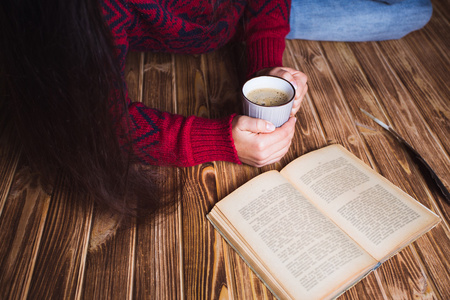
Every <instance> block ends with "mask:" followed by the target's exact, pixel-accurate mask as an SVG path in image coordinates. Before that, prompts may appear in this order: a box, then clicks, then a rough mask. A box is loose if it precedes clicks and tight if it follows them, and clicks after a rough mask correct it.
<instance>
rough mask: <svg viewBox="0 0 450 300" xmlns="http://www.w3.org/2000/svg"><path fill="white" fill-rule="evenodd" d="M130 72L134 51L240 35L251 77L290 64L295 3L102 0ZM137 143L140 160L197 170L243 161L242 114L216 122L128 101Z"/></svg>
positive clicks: (190, 49)
mask: <svg viewBox="0 0 450 300" xmlns="http://www.w3.org/2000/svg"><path fill="white" fill-rule="evenodd" d="M102 4H103V12H104V16H105V18H106V21H107V24H108V25H109V27H110V28H111V31H112V34H113V37H114V39H115V44H116V47H117V55H118V59H119V62H120V63H121V67H122V73H123V72H124V65H125V57H126V53H127V51H128V50H137V51H160V52H161V51H163V52H171V53H197V54H198V53H205V52H208V51H212V50H215V49H217V48H219V47H221V46H223V45H224V44H226V43H227V42H228V41H229V40H230V39H231V38H233V37H234V36H235V35H236V34H237V29H238V28H239V27H242V28H245V29H244V30H243V32H242V34H240V35H241V36H243V39H244V40H245V42H246V49H247V50H246V51H247V61H248V62H247V64H248V74H249V75H251V74H253V73H255V72H256V71H258V70H260V69H263V68H267V67H275V66H281V65H282V54H283V51H284V47H285V36H286V35H287V33H288V32H289V22H288V19H289V11H290V1H289V0H248V1H246V0H235V1H223V0H191V1H181V0H165V1H163V0H102ZM127 101H128V113H129V114H130V120H131V125H132V130H131V138H132V145H133V149H134V152H135V153H136V155H137V156H138V158H139V160H141V161H142V162H143V163H146V164H153V165H174V166H182V167H186V166H193V165H197V164H201V163H204V162H209V161H219V160H222V161H230V162H235V163H240V161H239V158H238V156H237V153H236V150H235V147H234V142H233V138H232V134H231V122H232V119H233V117H234V115H233V116H229V117H226V118H223V119H217V120H211V119H205V118H199V117H196V116H191V117H183V116H180V115H175V114H170V113H167V112H161V111H158V110H156V109H152V108H149V107H146V106H144V105H143V104H142V103H136V102H134V103H133V102H132V101H131V100H130V99H129V97H128V96H127Z"/></svg>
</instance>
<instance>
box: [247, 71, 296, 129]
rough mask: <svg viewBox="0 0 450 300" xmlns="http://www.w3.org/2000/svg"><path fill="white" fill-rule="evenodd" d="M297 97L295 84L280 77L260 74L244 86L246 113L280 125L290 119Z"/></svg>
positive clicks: (276, 125)
mask: <svg viewBox="0 0 450 300" xmlns="http://www.w3.org/2000/svg"><path fill="white" fill-rule="evenodd" d="M294 98H295V89H294V87H293V85H292V84H291V83H290V82H289V81H287V80H285V79H283V78H280V77H275V76H259V77H255V78H252V79H250V80H249V81H247V82H246V83H245V84H244V86H243V87H242V99H243V106H244V107H243V108H244V114H245V115H247V116H249V117H252V118H258V119H264V120H267V121H269V122H271V123H272V124H273V125H275V127H280V126H281V125H283V124H284V123H286V122H287V120H289V116H290V114H291V110H292V105H293V103H294Z"/></svg>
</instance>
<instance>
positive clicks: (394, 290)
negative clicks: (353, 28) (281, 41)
mask: <svg viewBox="0 0 450 300" xmlns="http://www.w3.org/2000/svg"><path fill="white" fill-rule="evenodd" d="M434 2H435V3H434V6H435V11H434V14H433V17H432V20H431V21H430V23H429V24H428V25H427V26H426V27H425V28H424V29H423V30H420V31H417V32H414V33H412V34H410V35H408V36H407V37H406V38H403V39H401V40H397V41H385V42H368V43H332V42H312V41H288V42H287V48H286V51H285V56H284V61H285V65H286V66H291V67H294V68H297V69H299V70H302V71H303V72H305V73H306V74H307V75H308V77H309V92H308V94H307V96H306V99H305V101H304V103H303V105H302V107H301V109H300V111H299V112H298V115H297V117H298V122H297V125H296V126H297V127H296V130H297V132H296V135H295V137H294V141H293V144H292V146H291V149H290V151H289V153H288V154H287V155H286V156H285V157H284V158H283V159H282V161H281V162H279V163H277V164H274V165H271V166H267V167H264V168H261V169H257V168H252V167H249V166H244V165H235V164H231V163H226V162H212V163H206V164H203V165H199V166H196V167H191V168H186V169H176V168H165V169H160V170H161V172H165V174H166V176H167V189H168V190H170V189H173V188H174V187H176V186H177V185H179V184H180V183H184V185H183V188H182V190H181V192H180V193H179V194H178V196H179V199H180V205H179V206H178V208H177V210H176V211H175V212H174V213H173V214H170V215H169V216H166V217H162V216H159V217H157V218H156V219H155V220H143V221H141V222H132V223H131V224H129V223H127V224H121V222H120V221H119V219H118V218H117V216H110V215H107V214H105V213H103V212H102V211H101V210H98V209H96V207H94V206H93V205H82V204H81V202H80V201H79V200H80V199H76V197H75V196H74V194H73V193H72V191H71V190H70V188H69V189H68V190H62V188H61V186H62V185H63V184H65V183H64V180H61V182H58V183H57V184H56V186H55V188H54V190H53V193H52V194H51V195H48V194H46V193H45V192H44V191H43V190H42V188H41V187H40V185H39V180H38V179H37V178H36V176H34V175H33V174H31V173H30V171H29V170H28V168H27V167H26V165H25V163H24V162H23V160H22V159H21V157H20V149H18V148H17V146H15V144H13V143H9V144H6V143H5V142H1V144H0V146H1V147H0V178H1V180H0V241H1V242H0V299H22V298H29V299H272V298H273V296H272V295H271V293H270V292H269V291H268V290H267V289H266V288H265V286H264V285H263V284H262V283H261V282H260V280H259V279H258V278H257V277H256V276H255V275H254V274H253V273H252V272H251V271H250V269H249V268H248V267H247V266H246V265H245V263H244V262H243V261H242V260H241V259H240V257H239V256H238V255H237V254H236V253H235V252H234V251H233V250H232V249H231V248H230V247H229V246H228V245H227V244H226V243H225V242H224V241H223V240H222V238H221V237H220V236H219V235H218V233H217V232H216V231H215V230H214V229H213V227H212V226H211V225H210V224H209V223H208V221H207V219H206V218H205V215H206V213H207V212H208V211H209V210H210V209H211V207H212V206H213V205H214V203H216V202H217V201H219V200H220V199H222V198H223V197H224V196H226V195H227V194H229V193H230V192H232V191H233V190H235V189H236V188H237V187H239V186H240V185H242V184H243V183H244V182H246V181H248V180H249V179H251V178H252V177H254V176H255V175H257V174H260V173H261V172H265V171H267V170H271V169H278V170H279V169H281V168H282V167H283V166H285V165H286V164H287V163H288V162H290V161H292V160H293V159H294V158H296V157H298V156H300V155H302V154H304V153H307V152H309V151H311V150H314V149H317V148H321V147H323V146H325V145H328V144H331V143H339V144H341V145H343V146H344V147H345V148H347V149H348V150H350V151H351V152H352V153H354V154H355V155H356V156H358V157H359V158H361V159H362V160H363V161H364V162H366V163H367V164H368V165H370V166H371V167H372V168H374V169H375V170H377V171H378V172H379V173H381V174H382V175H384V176H385V177H387V178H388V179H389V180H391V181H392V182H393V183H395V184H396V185H398V186H399V187H400V188H401V189H403V190H404V191H406V192H407V193H408V194H410V195H411V196H413V197H414V198H416V199H417V200H418V201H420V202H421V203H423V204H424V205H425V206H427V207H428V208H430V209H431V210H433V211H434V212H435V213H437V214H438V215H439V216H440V217H441V218H442V222H441V223H440V225H438V226H437V227H436V228H434V229H433V230H431V231H430V232H429V233H427V234H426V235H425V236H423V237H422V238H420V239H418V240H417V241H416V242H414V243H413V244H412V245H411V246H409V247H407V248H405V249H404V250H402V251H401V252H400V253H399V254H398V255H396V256H394V257H393V258H391V259H390V260H389V261H387V262H386V263H384V264H383V265H382V266H381V267H380V268H379V269H377V270H376V271H375V272H373V273H371V274H370V275H369V276H368V277H367V278H366V279H364V280H362V281H361V282H360V283H358V284H357V285H356V286H354V287H353V288H352V289H350V290H349V291H347V292H346V293H345V294H344V295H342V296H341V297H340V298H342V299H450V259H449V256H450V255H449V253H450V238H449V237H450V228H449V221H450V205H449V204H448V203H446V202H445V201H444V199H443V197H442V196H441V195H440V194H439V193H438V191H437V190H436V189H434V188H433V187H432V186H430V185H429V182H428V180H429V178H426V177H424V176H422V174H421V173H420V172H419V170H418V167H417V165H416V164H415V163H414V162H413V160H412V159H411V157H410V156H408V154H407V152H405V150H404V149H403V148H402V147H401V146H400V145H399V144H398V143H397V141H396V140H394V139H393V138H392V137H391V136H390V135H389V134H388V133H387V132H386V131H383V130H382V129H381V128H380V127H379V126H378V125H376V124H375V123H374V122H373V121H371V120H370V119H369V118H367V117H366V116H365V115H364V114H362V113H361V111H360V108H364V109H365V110H367V111H370V112H371V113H372V114H374V115H375V116H377V117H378V118H380V119H381V120H383V121H385V122H386V123H388V124H390V125H392V126H393V127H394V128H395V129H396V130H397V131H398V132H399V133H400V134H401V135H402V136H403V137H404V138H405V139H406V140H407V141H408V142H410V143H411V144H412V145H413V146H414V147H415V148H416V149H417V151H418V152H419V153H420V154H421V155H423V157H424V158H425V159H426V160H427V161H428V162H429V164H430V165H431V166H432V167H433V168H434V169H435V171H436V172H437V174H438V175H439V176H440V178H441V179H442V181H443V182H444V183H445V185H446V186H447V188H450V176H449V174H450V158H449V153H450V122H449V119H450V89H449V82H450V73H449V68H450V45H449V44H450V5H449V3H448V0H440V1H438V0H436V1H434ZM243 57H244V56H243V54H242V49H241V47H239V46H235V45H229V46H227V47H225V48H224V49H222V50H220V51H217V52H213V53H210V54H206V55H201V56H189V55H183V56H181V55H170V54H152V53H131V54H130V55H129V57H128V65H127V66H128V67H127V71H126V76H127V81H128V82H129V89H130V94H131V97H132V98H133V99H135V100H136V101H142V102H144V103H146V104H147V105H149V106H151V107H157V108H159V109H161V110H166V111H171V112H176V113H179V114H183V115H199V116H204V117H209V118H217V117H221V116H225V115H228V114H230V113H232V112H234V111H236V110H237V109H238V107H239V104H238V95H239V94H238V93H239V86H240V85H241V83H242V80H243V78H242V74H243V71H242V70H243ZM168 99H169V101H168ZM0 130H1V135H2V136H4V135H5V134H7V132H6V130H5V129H4V128H0ZM2 141H3V139H2ZM69 187H70V185H69Z"/></svg>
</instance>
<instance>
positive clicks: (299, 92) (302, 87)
mask: <svg viewBox="0 0 450 300" xmlns="http://www.w3.org/2000/svg"><path fill="white" fill-rule="evenodd" d="M256 75H257V76H262V75H272V76H277V77H281V78H284V79H286V80H287V81H289V82H290V83H292V85H293V86H294V88H295V100H294V104H293V105H292V111H291V116H295V114H296V113H297V111H298V110H299V108H300V104H301V103H302V101H303V98H304V97H305V95H306V92H307V91H308V85H307V83H306V82H307V81H308V77H306V75H305V74H304V73H302V72H300V71H297V70H295V69H292V68H288V67H276V68H267V69H263V70H260V71H258V72H257V73H256Z"/></svg>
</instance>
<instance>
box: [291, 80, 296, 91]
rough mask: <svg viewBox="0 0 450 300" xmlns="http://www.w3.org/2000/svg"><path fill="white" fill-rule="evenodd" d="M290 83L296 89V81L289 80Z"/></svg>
mask: <svg viewBox="0 0 450 300" xmlns="http://www.w3.org/2000/svg"><path fill="white" fill-rule="evenodd" d="M291 84H292V86H293V87H294V89H297V82H294V81H291Z"/></svg>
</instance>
